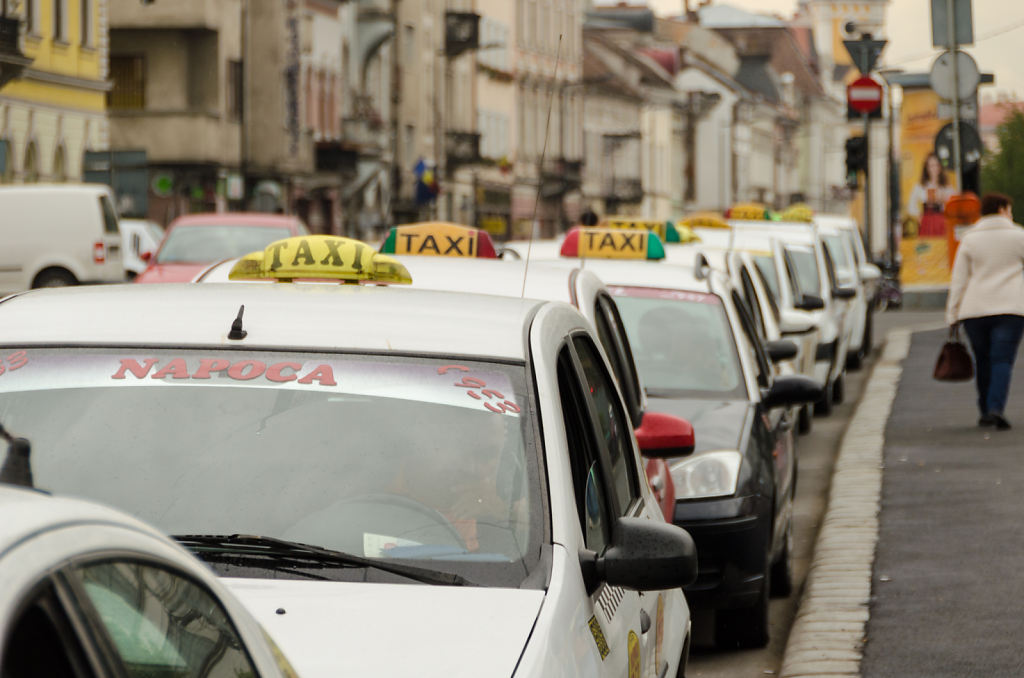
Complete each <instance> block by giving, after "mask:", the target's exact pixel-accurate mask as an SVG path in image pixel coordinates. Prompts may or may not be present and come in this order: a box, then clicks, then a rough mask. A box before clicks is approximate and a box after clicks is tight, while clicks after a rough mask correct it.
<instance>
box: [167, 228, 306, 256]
mask: <svg viewBox="0 0 1024 678" xmlns="http://www.w3.org/2000/svg"><path fill="white" fill-rule="evenodd" d="M291 235H292V234H291V231H290V230H288V228H287V227H276V226H245V225H235V224H188V225H182V226H175V227H174V228H172V229H171V230H170V231H169V232H168V234H167V239H166V240H164V243H163V245H162V246H161V247H160V251H159V252H158V253H157V255H156V261H157V263H159V264H189V263H192V264H194V263H207V262H211V261H220V260H221V259H234V258H236V257H243V256H245V255H246V254H249V253H250V252H256V251H258V250H262V249H263V248H265V247H266V246H267V245H269V244H270V243H272V242H274V241H275V240H281V239H282V238H288V237H290V236H291Z"/></svg>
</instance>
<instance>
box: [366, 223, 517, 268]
mask: <svg viewBox="0 0 1024 678" xmlns="http://www.w3.org/2000/svg"><path fill="white" fill-rule="evenodd" d="M380 251H381V252H383V253H384V254H416V255H426V256H433V257H481V258H485V259H497V258H498V255H497V253H496V252H495V250H494V243H493V242H492V241H491V236H490V235H488V234H487V232H486V231H481V230H479V229H476V228H470V227H468V226H460V225H459V224H450V223H446V222H443V221H425V222H422V223H417V224H402V225H400V226H395V227H394V228H392V229H391V232H390V233H388V237H387V239H386V240H385V241H384V244H383V245H382V246H381V248H380Z"/></svg>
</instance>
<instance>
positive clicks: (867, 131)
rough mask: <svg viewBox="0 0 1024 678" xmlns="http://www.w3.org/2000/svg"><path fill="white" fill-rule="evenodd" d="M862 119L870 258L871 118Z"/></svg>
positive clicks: (865, 115)
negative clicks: (865, 151)
mask: <svg viewBox="0 0 1024 678" xmlns="http://www.w3.org/2000/svg"><path fill="white" fill-rule="evenodd" d="M861 117H862V118H863V119H864V146H865V147H866V148H867V153H866V154H865V155H866V156H867V158H866V159H865V161H864V250H865V251H866V252H867V253H868V256H872V252H874V250H872V249H871V245H872V244H873V242H872V240H873V237H872V234H871V116H870V114H868V113H862V114H861Z"/></svg>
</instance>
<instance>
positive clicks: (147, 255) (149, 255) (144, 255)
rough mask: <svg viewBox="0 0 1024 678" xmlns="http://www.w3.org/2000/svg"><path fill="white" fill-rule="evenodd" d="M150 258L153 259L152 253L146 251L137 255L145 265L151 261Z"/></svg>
mask: <svg viewBox="0 0 1024 678" xmlns="http://www.w3.org/2000/svg"><path fill="white" fill-rule="evenodd" d="M152 258H153V253H152V252H150V251H148V250H147V251H146V252H143V253H142V254H140V255H139V259H142V260H143V261H144V262H146V263H147V264H148V263H149V260H150V259H152Z"/></svg>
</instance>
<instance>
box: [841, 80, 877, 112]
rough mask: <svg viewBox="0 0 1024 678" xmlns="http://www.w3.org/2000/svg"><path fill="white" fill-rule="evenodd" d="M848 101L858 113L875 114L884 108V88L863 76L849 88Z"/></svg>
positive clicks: (847, 90) (847, 92)
mask: <svg viewBox="0 0 1024 678" xmlns="http://www.w3.org/2000/svg"><path fill="white" fill-rule="evenodd" d="M846 101H847V103H849V104H850V108H852V109H853V110H855V111H857V112H858V113H874V112H875V111H877V110H878V109H879V108H880V107H881V106H882V86H881V85H880V84H878V82H876V81H875V79H874V78H872V77H871V76H868V75H863V76H861V77H859V78H857V79H856V80H854V81H853V82H851V83H850V84H849V85H848V86H847V88H846Z"/></svg>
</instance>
